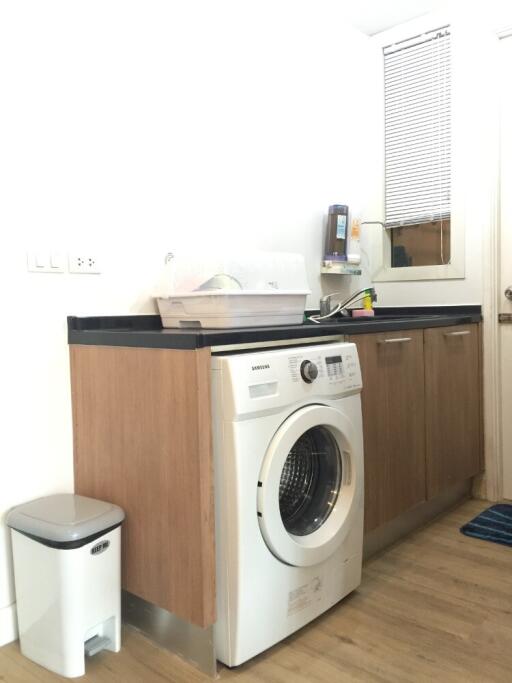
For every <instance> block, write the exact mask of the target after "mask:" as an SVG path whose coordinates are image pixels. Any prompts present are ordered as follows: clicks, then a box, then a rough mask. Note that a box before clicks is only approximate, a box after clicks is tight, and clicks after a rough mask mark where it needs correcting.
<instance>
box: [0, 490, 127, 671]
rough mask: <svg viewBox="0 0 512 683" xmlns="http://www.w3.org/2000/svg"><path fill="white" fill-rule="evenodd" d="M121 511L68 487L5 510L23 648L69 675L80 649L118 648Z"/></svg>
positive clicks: (80, 664)
mask: <svg viewBox="0 0 512 683" xmlns="http://www.w3.org/2000/svg"><path fill="white" fill-rule="evenodd" d="M123 519H124V512H123V510H122V509H121V508H120V507H118V506H117V505H113V504H111V503H105V502H102V501H100V500H95V499H93V498H86V497H84V496H77V495H73V494H59V495H53V496H47V497H45V498H38V499H37V500H33V501H31V502H29V503H25V504H23V505H19V506H18V507H15V508H13V509H12V510H11V511H10V512H9V514H8V516H7V525H8V526H9V527H10V528H11V538H12V549H13V558H14V578H15V585H16V609H17V614H18V626H19V634H20V647H21V652H22V654H23V655H25V656H26V657H28V658H29V659H31V660H33V661H34V662H37V663H38V664H40V665H41V666H44V667H46V668H47V669H50V670H51V671H54V672H55V673H58V674H60V675H61V676H66V677H68V678H73V677H75V676H81V675H83V674H84V673H85V657H84V655H85V654H89V655H92V654H95V653H96V652H99V651H100V650H103V649H107V650H112V651H113V652H119V649H120V647H121V523H122V521H123Z"/></svg>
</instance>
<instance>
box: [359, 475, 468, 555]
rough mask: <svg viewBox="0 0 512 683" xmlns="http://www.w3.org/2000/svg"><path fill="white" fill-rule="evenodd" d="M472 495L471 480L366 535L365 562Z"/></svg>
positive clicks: (453, 487) (456, 485)
mask: <svg viewBox="0 0 512 683" xmlns="http://www.w3.org/2000/svg"><path fill="white" fill-rule="evenodd" d="M470 494H471V479H468V480H467V481H463V482H461V483H459V484H455V486H452V487H451V488H450V489H448V490H447V491H443V493H441V494H439V495H438V496H437V497H436V498H433V499H432V500H429V501H428V502H426V503H420V505H417V506H416V507H415V508H412V510H409V511H408V512H405V513H404V514H402V515H400V517H396V518H395V519H392V520H391V521H390V522H388V523H387V524H383V525H382V526H380V527H378V528H377V529H373V531H370V532H369V533H367V534H365V537H364V549H363V560H368V559H369V558H370V557H372V556H373V555H375V554H376V553H378V552H380V551H381V550H384V549H385V548H387V547H388V546H390V545H392V544H393V543H396V541H398V540H400V539H401V538H403V537H404V536H407V535H408V534H410V533H412V532H413V531H415V530H416V529H419V528H420V527H422V526H424V525H425V524H428V523H429V522H432V521H433V520H434V519H435V518H436V517H438V516H439V515H441V514H443V513H444V512H447V511H448V510H449V509H450V508H452V507H454V505H456V504H457V503H459V502H461V501H462V500H464V499H465V498H469V497H470Z"/></svg>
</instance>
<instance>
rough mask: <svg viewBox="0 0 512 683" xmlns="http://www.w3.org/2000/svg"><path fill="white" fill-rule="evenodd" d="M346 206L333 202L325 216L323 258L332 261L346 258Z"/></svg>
mask: <svg viewBox="0 0 512 683" xmlns="http://www.w3.org/2000/svg"><path fill="white" fill-rule="evenodd" d="M347 224H348V206H346V205H345V204H333V205H332V206H330V207H329V215H328V217H327V239H326V246H325V258H326V259H330V260H333V261H346V260H347Z"/></svg>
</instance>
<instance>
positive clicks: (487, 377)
mask: <svg viewBox="0 0 512 683" xmlns="http://www.w3.org/2000/svg"><path fill="white" fill-rule="evenodd" d="M496 37H497V38H498V41H497V50H496V60H497V64H496V66H497V69H500V59H501V56H500V54H501V53H500V50H499V45H500V42H501V40H503V39H505V38H509V39H511V40H512V28H507V29H505V30H501V31H498V32H497V33H496ZM500 86H501V81H500V82H498V83H497V92H496V105H497V106H496V107H495V111H496V117H495V121H494V123H495V125H494V130H495V131H496V133H495V134H494V135H493V137H492V147H493V157H494V160H495V163H493V168H494V169H495V170H494V178H493V179H492V187H494V191H493V192H492V196H491V197H490V198H489V199H490V207H489V208H490V212H489V231H488V239H487V240H486V239H484V240H483V249H482V257H483V262H484V263H487V264H488V265H489V267H488V268H487V269H485V268H484V271H483V306H482V312H483V318H484V322H483V325H482V333H483V334H482V342H483V349H482V363H483V367H482V373H483V378H482V386H483V402H484V405H483V422H484V439H483V446H484V457H485V473H484V474H483V476H482V477H479V478H478V479H477V480H476V481H475V484H474V487H473V493H474V494H475V495H476V496H477V497H479V498H486V499H487V500H491V501H497V500H501V499H502V498H503V444H502V436H501V429H502V411H501V382H502V378H501V372H502V364H501V343H500V329H499V322H498V313H499V302H500V287H501V258H500V256H501V255H500V235H501V202H500V195H501V154H500V150H501V128H500V126H501V96H500Z"/></svg>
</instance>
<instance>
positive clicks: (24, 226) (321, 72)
mask: <svg viewBox="0 0 512 683" xmlns="http://www.w3.org/2000/svg"><path fill="white" fill-rule="evenodd" d="M338 4H339V3H338V2H336V1H335V0H333V1H332V2H331V1H325V2H315V3H314V4H313V3H310V2H300V1H299V2H297V1H294V2H292V1H291V0H290V1H288V0H286V1H284V0H283V1H281V2H276V1H275V0H274V1H270V0H263V1H262V0H258V1H257V2H256V0H254V1H253V2H250V1H246V2H236V1H235V0H232V1H231V2H227V1H224V0H222V1H220V2H219V1H218V2H207V1H206V0H204V1H202V2H198V1H195V2H194V1H189V2H186V3H184V2H168V1H166V2H163V1H162V2H158V1H154V2H143V1H142V0H141V1H139V2H129V1H123V2H120V1H118V2H112V1H110V0H101V1H98V0H89V2H83V3H75V2H69V1H68V0H61V1H58V2H57V1H55V0H47V1H46V2H44V3H42V2H26V1H25V0H17V2H15V3H14V2H13V3H2V4H1V6H0V65H1V66H0V92H2V101H3V104H2V107H1V110H0V150H1V153H0V188H1V190H0V192H1V193H2V196H1V197H0V222H1V225H2V230H3V234H4V250H3V254H4V258H3V259H2V267H3V269H4V270H3V274H4V276H5V277H4V286H3V290H4V291H3V297H2V300H3V305H4V308H3V311H2V317H4V316H5V320H7V321H8V322H7V323H5V324H4V328H3V334H2V338H3V344H2V351H3V353H2V368H1V372H2V380H3V381H2V388H3V394H4V397H5V399H6V403H7V406H6V409H7V410H6V414H7V416H8V419H7V420H5V423H4V425H3V435H2V436H3V439H2V441H3V444H4V448H3V452H2V458H1V468H2V469H1V475H0V514H2V513H4V512H5V511H6V510H7V509H8V508H9V507H11V506H12V505H14V504H16V503H19V502H22V501H24V500H28V499H30V498H33V497H36V496H40V495H44V494H49V493H52V492H57V491H70V490H72V481H73V477H72V429H71V409H70V393H69V368H68V356H67V345H66V321H65V318H66V315H68V314H99V315H101V314H125V313H140V312H148V311H153V310H154V307H153V303H152V301H151V298H150V292H151V287H152V284H153V280H154V276H155V273H156V270H157V268H158V267H159V266H160V265H161V263H162V259H163V256H164V254H165V253H166V252H167V251H169V250H172V251H180V250H185V251H193V250H200V251H203V252H204V251H205V250H207V249H208V248H209V245H210V244H212V243H214V244H216V245H218V244H219V243H220V244H221V245H222V244H229V245H230V246H233V245H240V246H241V247H242V248H243V249H244V250H251V249H253V248H255V247H257V248H263V249H265V248H269V249H284V250H291V251H299V252H301V253H304V254H305V255H306V258H307V267H308V275H309V279H310V286H311V289H312V297H311V300H310V305H315V304H316V302H317V300H318V297H319V295H320V293H321V282H320V277H319V275H318V273H319V264H320V261H321V257H322V247H323V236H322V230H323V222H324V215H325V212H326V209H327V206H328V205H329V204H331V203H334V202H343V203H348V204H349V205H350V206H351V207H353V208H354V209H356V210H358V211H361V210H365V205H366V202H367V199H368V196H367V194H368V193H367V188H366V186H365V183H366V181H367V179H368V178H371V177H372V173H375V169H374V168H373V166H372V164H371V159H372V156H371V155H372V153H373V143H374V139H373V138H372V131H375V130H376V128H375V125H373V124H372V120H373V118H374V117H375V116H376V114H375V111H374V108H373V107H372V100H371V97H370V95H371V93H373V92H375V81H374V80H372V79H374V78H375V77H376V71H375V62H372V58H374V57H375V53H374V51H373V48H371V47H370V44H369V39H368V38H366V37H364V36H362V35H360V34H358V33H357V32H355V31H354V30H351V29H349V28H348V27H346V26H345V25H344V24H343V23H342V22H341V21H340V19H339V15H338ZM27 248H30V249H37V248H42V249H60V250H62V251H68V250H70V249H75V248H81V249H86V250H90V251H92V252H93V253H94V255H97V256H100V257H101V258H102V259H103V265H104V271H103V274H102V275H98V276H79V275H69V274H64V275H56V274H51V275H43V274H29V273H27V272H26V265H25V251H26V249H27ZM366 282H367V280H366ZM340 283H341V280H339V279H338V278H335V280H331V281H330V284H328V285H327V287H328V288H330V289H339V288H340V287H343V288H345V289H348V287H355V286H357V283H356V282H352V283H350V284H349V283H347V281H344V283H343V285H341V284H340ZM6 309H7V310H6ZM9 552H10V551H9V547H8V545H7V538H6V535H5V531H4V529H3V527H0V644H1V643H2V642H6V641H7V640H9V639H11V638H12V637H14V633H13V632H12V624H11V625H10V622H9V620H10V619H11V616H12V609H9V607H8V606H9V605H12V603H13V600H14V595H13V587H12V583H11V579H10V576H11V573H10V558H9ZM1 608H4V609H3V610H2V609H1ZM2 624H3V626H2ZM2 628H3V632H2Z"/></svg>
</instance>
